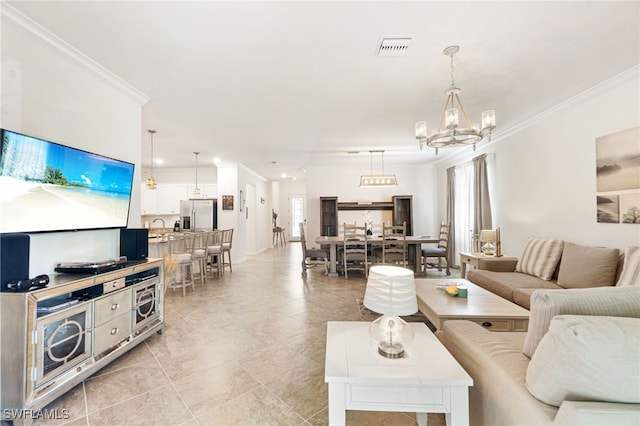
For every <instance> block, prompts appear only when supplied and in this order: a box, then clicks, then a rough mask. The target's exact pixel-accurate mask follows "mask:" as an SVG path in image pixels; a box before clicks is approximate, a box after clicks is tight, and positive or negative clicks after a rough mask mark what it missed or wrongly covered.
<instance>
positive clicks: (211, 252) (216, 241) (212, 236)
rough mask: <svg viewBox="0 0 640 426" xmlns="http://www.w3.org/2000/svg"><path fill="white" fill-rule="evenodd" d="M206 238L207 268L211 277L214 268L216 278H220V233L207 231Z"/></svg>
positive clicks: (218, 231)
mask: <svg viewBox="0 0 640 426" xmlns="http://www.w3.org/2000/svg"><path fill="white" fill-rule="evenodd" d="M208 234H209V235H208V237H207V250H206V253H207V266H208V269H209V273H210V274H211V275H212V276H213V270H214V267H215V269H216V270H217V272H218V278H220V277H221V276H222V231H220V230H218V229H216V230H214V231H209V232H208Z"/></svg>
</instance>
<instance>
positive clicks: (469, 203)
mask: <svg viewBox="0 0 640 426" xmlns="http://www.w3.org/2000/svg"><path fill="white" fill-rule="evenodd" d="M473 188H474V168H473V162H468V163H465V164H462V165H460V166H457V167H456V169H455V195H454V197H455V213H454V221H455V230H456V232H455V236H454V240H455V253H453V259H452V260H453V264H454V265H457V264H458V260H459V259H460V255H459V253H460V252H469V251H472V250H471V234H472V230H473V221H474V205H475V200H474V195H473Z"/></svg>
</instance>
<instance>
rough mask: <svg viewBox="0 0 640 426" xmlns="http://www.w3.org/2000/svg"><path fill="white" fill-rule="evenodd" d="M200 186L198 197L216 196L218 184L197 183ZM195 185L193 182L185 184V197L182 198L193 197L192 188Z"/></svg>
mask: <svg viewBox="0 0 640 426" xmlns="http://www.w3.org/2000/svg"><path fill="white" fill-rule="evenodd" d="M198 186H199V187H200V197H197V198H218V185H217V184H215V183H207V184H198ZM195 187H196V184H195V183H190V184H187V194H188V197H187V198H183V200H186V199H189V198H194V196H193V189H194V188H195Z"/></svg>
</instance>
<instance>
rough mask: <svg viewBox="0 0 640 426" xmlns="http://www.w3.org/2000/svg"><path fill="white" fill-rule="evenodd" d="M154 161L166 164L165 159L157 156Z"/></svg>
mask: <svg viewBox="0 0 640 426" xmlns="http://www.w3.org/2000/svg"><path fill="white" fill-rule="evenodd" d="M153 162H154V163H156V164H164V160H163V159H162V158H156V159H155V160H153Z"/></svg>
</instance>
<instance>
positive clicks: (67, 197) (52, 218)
mask: <svg viewBox="0 0 640 426" xmlns="http://www.w3.org/2000/svg"><path fill="white" fill-rule="evenodd" d="M133 170H134V165H133V164H131V163H128V162H124V161H120V160H115V159H112V158H108V157H104V156H101V155H97V154H93V153H90V152H86V151H82V150H79V149H75V148H70V147H67V146H64V145H59V144H56V143H52V142H48V141H45V140H41V139H38V138H34V137H30V136H26V135H21V134H18V133H14V132H10V131H7V130H4V131H3V133H2V151H1V153H0V218H1V220H0V232H41V231H56V230H76V229H96V228H117V227H125V226H126V225H127V219H128V215H129V201H130V197H131V185H132V183H133Z"/></svg>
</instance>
